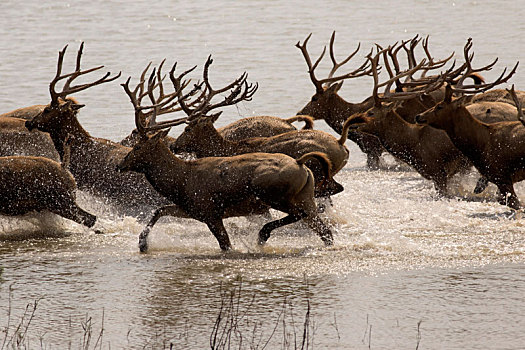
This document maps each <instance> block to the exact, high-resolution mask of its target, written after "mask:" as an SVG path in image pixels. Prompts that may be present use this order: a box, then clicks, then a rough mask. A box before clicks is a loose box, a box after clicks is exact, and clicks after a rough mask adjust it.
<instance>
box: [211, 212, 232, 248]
mask: <svg viewBox="0 0 525 350" xmlns="http://www.w3.org/2000/svg"><path fill="white" fill-rule="evenodd" d="M206 225H208V228H209V229H210V231H211V232H212V233H213V235H214V236H215V238H216V239H217V242H219V247H221V249H222V250H223V251H228V250H231V249H232V244H231V243H230V237H228V232H226V229H225V228H224V224H223V222H222V218H218V219H217V218H216V219H212V220H206Z"/></svg>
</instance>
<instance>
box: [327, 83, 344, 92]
mask: <svg viewBox="0 0 525 350" xmlns="http://www.w3.org/2000/svg"><path fill="white" fill-rule="evenodd" d="M342 86H343V82H342V81H341V82H339V83H335V84H332V85H330V86H329V87H328V89H327V90H328V91H329V92H333V93H334V94H335V93H336V92H337V91H339V89H341V87H342Z"/></svg>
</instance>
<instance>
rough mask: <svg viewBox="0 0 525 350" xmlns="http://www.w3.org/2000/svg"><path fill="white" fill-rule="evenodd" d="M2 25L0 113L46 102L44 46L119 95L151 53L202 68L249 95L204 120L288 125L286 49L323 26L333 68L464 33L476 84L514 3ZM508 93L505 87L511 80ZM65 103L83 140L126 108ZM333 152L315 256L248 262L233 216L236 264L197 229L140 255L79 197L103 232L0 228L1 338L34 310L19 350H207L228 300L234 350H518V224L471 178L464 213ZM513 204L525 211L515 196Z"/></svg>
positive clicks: (89, 14)
mask: <svg viewBox="0 0 525 350" xmlns="http://www.w3.org/2000/svg"><path fill="white" fill-rule="evenodd" d="M0 13H1V14H2V22H1V23H2V24H0V33H1V35H2V40H1V42H0V53H1V57H2V59H1V62H2V64H1V69H0V77H1V79H0V87H1V91H3V93H2V94H1V96H0V106H1V109H2V111H9V110H11V109H15V108H18V107H20V106H25V105H31V104H41V103H47V101H48V99H49V95H48V83H49V81H50V79H52V77H53V76H54V74H55V73H54V70H55V68H56V57H57V52H58V50H60V49H61V48H62V47H63V46H64V45H65V44H69V48H68V56H67V57H66V61H67V62H69V64H70V65H72V64H73V61H74V52H75V50H76V49H77V47H78V45H79V43H80V42H81V41H85V45H86V47H85V49H84V58H83V64H84V65H85V66H84V67H91V66H94V65H99V64H104V65H105V66H106V68H107V69H108V70H110V71H112V72H117V71H122V74H123V78H122V81H121V82H123V81H124V79H125V78H126V77H127V76H133V77H136V76H138V74H139V73H140V72H141V71H142V69H143V68H144V67H145V65H146V64H147V63H148V62H149V61H150V60H151V61H153V62H154V63H158V62H159V61H160V60H161V59H162V58H167V61H168V63H169V64H170V65H171V64H172V63H173V62H175V61H178V62H179V65H180V66H182V67H184V68H188V67H191V66H193V65H196V64H197V65H200V66H202V64H203V62H204V61H205V59H206V57H207V56H208V55H209V54H212V55H213V58H214V60H215V61H214V64H213V66H212V76H211V79H212V80H213V81H214V82H217V84H218V85H220V84H223V83H226V82H229V81H231V80H232V79H233V78H235V77H236V76H237V75H239V74H240V73H242V72H243V71H244V70H246V71H248V73H249V76H250V79H251V80H252V81H257V82H259V86H260V88H259V91H258V92H257V93H256V95H255V96H254V99H253V101H252V102H249V103H243V104H241V105H240V106H238V108H236V109H235V108H233V109H230V110H227V111H226V112H225V113H224V115H223V116H222V117H221V120H219V124H221V125H223V124H226V123H228V122H230V121H232V120H235V119H237V118H239V117H240V116H249V115H262V114H269V115H279V116H291V115H293V114H294V113H295V112H296V111H297V110H298V109H299V108H301V107H302V106H303V105H304V104H305V103H306V102H307V101H308V99H309V97H310V96H311V94H312V93H313V86H312V84H311V83H310V81H309V79H308V75H307V72H306V66H305V63H304V61H303V59H302V57H301V54H300V52H299V50H297V49H296V48H295V47H294V44H295V43H296V42H297V41H299V40H303V39H304V38H305V37H306V35H308V33H310V32H312V33H313V36H312V39H311V40H310V44H309V47H310V51H311V54H312V56H316V55H318V54H319V53H320V51H321V47H322V45H325V44H327V42H328V39H329V36H330V34H331V32H332V30H336V31H337V39H336V55H338V57H339V56H341V57H342V56H343V55H344V54H345V53H347V52H349V51H350V50H353V49H354V48H355V47H356V45H357V43H358V42H361V45H362V47H363V48H364V50H363V51H362V55H361V58H359V60H360V59H362V57H363V55H364V54H365V52H366V51H367V50H368V48H369V47H370V46H371V45H372V44H373V43H375V42H377V43H380V44H383V45H388V44H391V43H393V42H395V41H397V40H402V39H408V38H411V37H412V36H413V35H415V34H416V33H419V34H421V35H427V34H430V36H431V37H430V45H431V50H432V53H433V54H434V56H435V57H445V56H447V55H448V54H449V53H450V52H452V51H455V52H457V53H458V54H459V57H461V54H462V48H463V45H464V43H465V42H466V40H467V38H469V37H472V38H473V42H474V47H473V51H474V52H475V53H476V56H475V62H477V63H479V65H483V64H487V63H489V62H490V61H491V60H492V59H493V58H494V57H496V56H498V57H499V58H500V60H499V62H498V65H497V67H498V68H495V69H494V70H493V71H491V72H487V74H486V75H487V77H488V78H491V77H496V76H497V75H498V74H499V73H500V71H501V69H502V68H503V67H504V66H510V65H512V64H514V63H515V62H516V61H517V60H520V59H522V57H521V55H522V52H523V51H524V49H525V42H524V41H523V40H524V39H523V37H522V35H521V34H522V33H523V31H524V29H525V28H524V24H523V23H524V22H523V16H524V15H525V13H524V10H523V6H521V5H520V3H519V2H511V1H500V2H494V3H493V2H482V1H479V2H474V1H462V2H459V1H458V2H431V1H418V2H415V1H397V2H391V1H375V2H373V3H369V2H367V3H365V2H352V3H345V2H336V1H325V2H323V3H322V6H319V2H313V1H306V2H304V1H300V2H299V1H288V2H273V3H271V5H269V3H268V2H262V1H249V2H244V3H242V4H241V3H238V2H233V1H217V2H213V4H210V3H209V2H205V1H192V2H174V1H157V2H154V3H152V4H148V3H146V2H126V3H120V2H117V1H92V2H89V3H88V2H79V1H70V2H61V1H55V2H53V3H52V4H50V3H45V2H40V1H26V2H24V4H20V3H18V2H14V1H4V2H2V3H1V4H0ZM68 59H69V60H68ZM355 64H356V66H358V65H360V64H361V61H359V62H355ZM327 69H328V65H324V66H321V67H319V70H320V71H321V72H323V70H324V72H327ZM512 82H514V83H515V84H516V86H517V88H520V89H523V86H524V84H525V81H524V78H523V74H522V73H521V68H519V69H518V73H517V74H516V76H515V77H514V78H513V80H512ZM370 89H371V81H369V80H368V79H366V78H364V79H359V80H356V81H347V82H345V84H344V87H343V90H342V91H341V95H342V96H344V97H345V98H346V99H347V100H349V101H353V102H357V101H359V100H361V99H363V98H364V97H366V96H367V95H368V94H369V91H370ZM77 97H78V98H79V100H81V101H82V103H85V104H86V107H85V108H84V109H83V110H82V111H81V113H80V114H79V119H80V122H81V123H82V124H83V125H84V126H85V127H86V129H87V130H88V131H89V132H90V133H91V134H92V135H94V136H98V137H105V138H109V139H112V140H119V139H121V138H122V137H123V136H125V135H126V134H127V133H128V132H129V131H130V130H131V129H132V127H133V119H132V112H133V110H132V107H131V105H130V104H129V101H128V99H127V97H126V96H125V94H124V93H123V91H122V89H121V87H120V86H119V85H118V84H116V83H115V84H109V85H107V86H101V87H96V88H93V89H91V90H88V91H86V92H82V93H79V94H78V96H77ZM318 124H319V127H320V128H321V129H323V130H327V131H328V129H327V128H326V126H325V125H323V124H322V123H318ZM178 131H179V130H173V131H172V133H173V134H174V135H176V134H177V132H178ZM347 146H348V147H349V148H350V150H351V155H350V160H349V163H348V165H347V166H346V167H345V168H344V170H343V171H342V172H341V173H339V174H338V175H337V180H338V181H340V182H341V183H343V184H344V185H345V192H343V193H342V194H339V195H337V196H335V197H334V206H333V208H332V209H331V210H329V212H328V213H327V215H326V219H327V220H329V221H330V222H331V223H332V225H333V227H334V233H335V246H334V247H333V248H329V249H327V248H324V247H323V246H322V244H321V241H320V240H319V238H318V237H316V236H314V235H313V234H312V233H310V232H309V231H308V230H307V229H306V228H305V227H303V226H302V225H301V224H297V225H293V226H289V227H286V228H284V229H281V230H278V231H277V232H275V234H274V235H273V236H272V238H271V239H270V241H269V243H268V245H267V246H266V247H264V248H263V249H260V248H258V247H257V246H256V244H255V242H256V233H257V231H258V229H259V228H260V227H261V226H262V225H263V224H264V223H265V222H266V221H265V219H264V218H259V217H255V218H237V219H229V220H227V221H226V227H227V230H228V232H229V233H230V236H231V239H232V242H233V246H234V252H233V253H231V254H226V255H225V254H222V253H221V252H220V251H219V249H218V246H217V243H216V241H215V240H214V238H213V237H212V235H211V234H210V233H209V232H208V230H207V228H206V227H205V226H204V225H203V224H200V223H198V222H195V221H191V220H182V219H162V220H161V221H160V222H159V224H158V225H157V226H156V227H155V228H154V230H153V231H152V233H151V247H152V249H151V253H148V254H145V255H141V254H139V253H138V249H137V236H138V233H139V232H140V231H141V229H142V228H143V226H144V223H143V222H139V221H137V220H136V219H135V218H132V217H128V216H125V215H121V214H120V213H118V212H116V211H115V210H113V209H112V208H111V207H109V206H108V205H106V204H105V203H103V202H101V201H99V200H97V199H96V198H92V197H90V196H89V195H87V194H82V193H80V194H79V196H80V198H79V202H80V203H81V204H82V206H84V207H85V208H87V209H88V210H90V211H91V212H93V213H95V214H97V215H98V217H99V223H98V224H97V225H98V227H99V228H101V229H102V230H103V231H104V232H105V234H104V235H95V234H94V232H93V231H90V230H87V229H84V228H82V227H80V226H78V225H75V224H73V223H71V222H69V221H65V220H61V219H56V218H55V217H53V216H51V215H37V216H29V217H24V218H21V219H13V218H6V217H0V237H1V240H0V259H1V260H0V327H1V329H4V328H5V327H7V324H8V322H10V324H11V326H12V325H14V324H15V325H16V324H19V323H20V322H21V320H20V317H21V316H22V315H23V312H24V309H25V307H26V304H28V303H33V302H34V301H36V300H38V301H39V303H38V306H37V308H36V312H35V315H34V318H33V319H32V320H31V323H30V325H29V327H27V329H28V332H27V338H26V341H29V344H30V345H31V348H34V347H40V344H45V345H46V348H65V347H66V346H67V347H71V348H76V347H79V346H80V345H79V344H81V343H82V340H83V339H84V340H85V339H86V338H83V336H86V334H88V331H91V334H92V340H91V347H94V344H95V341H96V339H97V338H98V336H99V335H100V330H101V329H102V328H103V329H104V332H103V336H102V344H103V347H104V348H109V346H111V348H142V347H144V346H149V347H150V348H161V347H162V346H166V344H168V345H169V343H170V342H173V343H175V344H176V347H175V348H177V347H178V348H206V347H208V346H209V341H210V335H211V334H212V331H213V325H214V322H215V320H216V317H217V315H218V314H219V312H220V307H221V301H222V302H226V305H228V302H229V300H231V299H230V296H229V295H230V294H229V293H232V292H235V297H236V298H237V297H238V299H234V300H235V301H238V305H239V307H238V309H237V310H238V313H237V316H239V312H242V313H245V314H246V315H245V317H244V318H243V320H244V321H243V322H244V323H242V327H241V326H239V329H238V333H237V335H239V334H241V335H242V336H243V341H244V343H243V344H244V345H245V346H246V347H249V346H248V345H247V344H249V343H250V342H253V344H264V343H265V342H266V340H267V339H268V338H270V336H271V335H272V332H273V330H274V329H275V333H274V335H273V337H272V338H271V340H270V343H269V345H268V347H269V348H286V347H285V346H286V344H288V343H284V344H285V345H283V342H284V339H285V337H284V335H283V333H285V334H288V338H286V339H288V341H291V339H293V334H295V335H296V337H297V339H300V338H301V336H302V331H303V328H304V325H303V323H304V319H305V317H306V316H307V315H309V321H310V323H309V326H308V327H307V329H308V330H309V332H310V333H309V334H310V338H309V339H310V343H309V345H310V346H311V345H313V346H314V347H315V348H363V349H365V348H369V347H370V348H375V349H392V348H416V346H417V344H420V348H426V349H438V348H440V349H460V348H461V349H494V348H498V349H520V348H523V344H524V343H525V336H524V332H523V330H524V329H525V317H524V316H523V315H524V314H525V301H524V299H523V295H525V272H524V261H525V228H524V227H523V225H524V220H525V219H524V218H523V217H522V214H517V215H515V214H514V213H511V212H510V210H508V209H507V208H505V207H503V206H501V205H499V204H497V203H495V202H494V194H495V189H494V187H493V186H490V187H489V189H488V193H487V194H485V195H484V196H483V197H481V198H474V197H473V196H472V195H471V189H472V188H473V186H474V184H475V179H476V177H475V174H468V175H467V176H463V177H458V178H457V179H455V181H454V184H453V186H452V192H453V194H455V195H456V196H457V197H458V198H459V197H461V196H467V197H468V198H469V199H470V200H469V201H465V200H461V199H458V198H456V197H454V198H450V199H442V198H438V197H437V196H436V193H435V191H434V189H433V188H432V185H431V183H429V182H428V181H426V180H423V179H422V178H421V177H420V176H418V175H417V174H416V173H415V172H412V171H410V170H409V169H404V168H403V169H397V170H391V171H386V170H382V171H368V170H366V168H365V158H364V156H363V155H362V154H361V153H360V152H359V150H358V149H357V148H356V147H355V145H353V144H350V143H348V144H347ZM386 161H387V162H390V161H391V160H390V159H386ZM517 190H518V194H519V195H520V197H521V199H522V200H525V188H524V186H523V185H522V184H519V185H518V186H517ZM272 214H273V215H274V216H278V215H279V214H278V213H277V212H274V213H272ZM221 295H222V296H221ZM308 303H309V304H310V314H307V311H308ZM223 312H226V311H225V309H223ZM9 315H11V317H9ZM9 320H10V321H9ZM27 320H28V317H26V319H25V321H26V322H27ZM89 320H91V323H89ZM250 322H251V323H250ZM418 324H419V330H418ZM84 329H86V331H85V330H84ZM294 330H295V333H294ZM10 334H12V328H11V333H8V337H7V338H8V339H9V337H10ZM3 338H4V337H3V333H0V344H2V342H3ZM261 339H262V340H261ZM0 346H1V345H0ZM252 347H255V346H252ZM261 347H262V345H259V348H261ZM288 348H294V343H293V341H292V343H289V345H288Z"/></svg>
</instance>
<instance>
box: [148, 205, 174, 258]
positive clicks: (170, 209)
mask: <svg viewBox="0 0 525 350" xmlns="http://www.w3.org/2000/svg"><path fill="white" fill-rule="evenodd" d="M177 213H180V208H179V207H178V206H176V205H166V206H164V207H161V208H159V209H157V210H155V212H154V213H153V217H152V218H151V220H150V221H149V222H148V224H147V225H146V227H144V230H142V232H141V233H140V235H139V250H140V252H141V253H145V252H146V251H147V250H148V235H149V232H150V231H151V228H152V227H153V226H154V225H155V224H156V223H157V221H159V219H160V218H161V217H163V216H166V215H176V214H177Z"/></svg>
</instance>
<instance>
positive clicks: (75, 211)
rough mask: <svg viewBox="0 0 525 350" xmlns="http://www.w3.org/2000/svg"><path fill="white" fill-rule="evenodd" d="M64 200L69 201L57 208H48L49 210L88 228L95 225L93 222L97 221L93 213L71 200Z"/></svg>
mask: <svg viewBox="0 0 525 350" xmlns="http://www.w3.org/2000/svg"><path fill="white" fill-rule="evenodd" d="M66 201H67V202H69V203H65V204H64V205H62V206H60V207H58V208H49V211H51V212H52V213H55V214H57V215H60V216H62V217H63V218H66V219H69V220H72V221H74V222H76V223H78V224H81V225H85V226H87V227H89V228H91V227H93V226H94V225H95V222H96V221H97V217H96V216H95V215H92V214H90V213H88V212H87V211H85V210H84V209H82V208H80V207H79V206H78V205H77V204H76V203H75V202H74V201H73V200H66Z"/></svg>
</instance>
